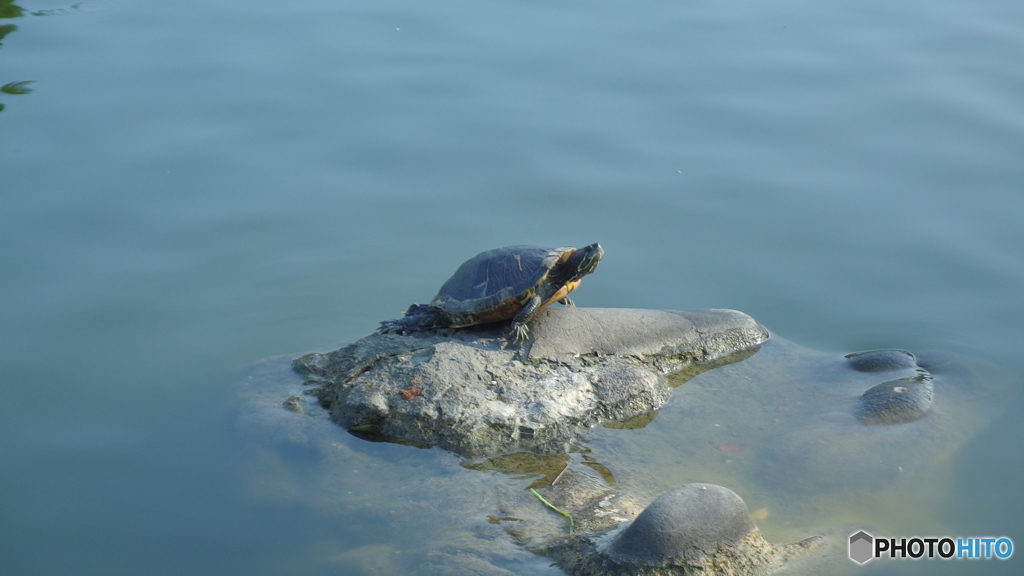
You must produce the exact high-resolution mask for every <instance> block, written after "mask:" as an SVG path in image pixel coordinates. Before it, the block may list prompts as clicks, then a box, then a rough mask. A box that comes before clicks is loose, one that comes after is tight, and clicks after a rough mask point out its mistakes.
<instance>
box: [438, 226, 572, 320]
mask: <svg viewBox="0 0 1024 576" xmlns="http://www.w3.org/2000/svg"><path fill="white" fill-rule="evenodd" d="M573 250H574V249H573V248H555V249H551V248H541V247H539V246H506V247H504V248H496V249H494V250H488V251H486V252H481V253H480V254H477V255H476V256H474V257H473V258H470V259H469V260H467V261H466V262H464V263H463V264H462V266H459V269H458V270H456V271H455V274H453V275H452V277H451V278H449V279H448V281H447V282H445V283H444V285H443V286H441V289H440V290H439V291H438V292H437V296H434V299H433V300H432V301H431V302H430V305H431V306H434V307H436V308H438V309H440V310H441V311H442V312H444V313H445V314H447V315H448V316H449V318H450V320H451V326H452V327H453V328H460V327H463V326H471V325H473V324H480V323H484V322H497V321H500V320H507V319H509V318H512V317H513V316H515V314H516V312H518V311H519V310H520V309H522V307H523V306H524V305H525V303H526V302H527V301H529V300H530V298H532V297H533V294H534V292H535V290H536V288H537V287H538V286H540V285H541V284H542V283H543V282H544V281H545V280H546V279H547V277H548V272H550V271H551V269H552V268H554V267H555V265H557V264H558V263H559V262H560V261H562V260H563V259H564V257H566V256H567V255H568V254H571V253H572V251H573Z"/></svg>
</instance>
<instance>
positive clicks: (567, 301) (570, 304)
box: [558, 296, 576, 308]
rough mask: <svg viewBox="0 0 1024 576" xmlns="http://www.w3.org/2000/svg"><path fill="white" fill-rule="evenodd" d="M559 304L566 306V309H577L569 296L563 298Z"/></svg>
mask: <svg viewBox="0 0 1024 576" xmlns="http://www.w3.org/2000/svg"><path fill="white" fill-rule="evenodd" d="M558 303H559V304H561V305H562V306H565V307H566V308H575V307H576V305H575V304H573V302H572V300H570V299H569V297H568V296H566V297H565V298H562V299H561V300H559V301H558Z"/></svg>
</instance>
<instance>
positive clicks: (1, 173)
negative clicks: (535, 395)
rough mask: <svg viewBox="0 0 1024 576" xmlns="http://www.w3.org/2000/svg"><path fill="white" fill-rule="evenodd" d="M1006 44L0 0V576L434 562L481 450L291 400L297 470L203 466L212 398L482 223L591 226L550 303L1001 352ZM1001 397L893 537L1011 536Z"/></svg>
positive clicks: (947, 26) (349, 332)
mask: <svg viewBox="0 0 1024 576" xmlns="http://www.w3.org/2000/svg"><path fill="white" fill-rule="evenodd" d="M1022 62H1024V4H1021V3H1020V2H1014V1H1009V0H1005V1H1003V0H978V1H973V2H965V1H951V0H940V1H937V2H936V1H932V2H923V1H919V0H910V1H907V2H900V3H891V2H880V1H875V0H870V1H867V2H863V1H862V2H849V1H838V2H828V3H821V2H808V1H804V0H784V1H782V2H767V3H766V2H751V1H746V0H726V1H720V2H705V1H696V2H666V1H644V2H633V3H626V2H608V1H589V2H578V1H567V2H535V1H529V0H527V1H519V2H509V1H498V2H468V1H448V0H441V1H437V2H430V3H423V2H402V1H397V0H384V1H376V2H361V1H359V0H354V1H350V2H325V1H320V0H300V1H297V2H289V3H279V2H277V3H270V2H262V1H260V0H255V1H249V2H237V1H233V0H220V1H214V2H190V1H189V0H185V1H184V2H174V3H169V2H163V3H161V2H155V1H152V0H150V1H146V0H136V1H131V0H84V1H83V2H79V3H74V4H72V3H67V4H64V3H60V2H59V1H56V2H51V1H50V0H13V1H12V0H0V86H2V90H0V104H2V106H3V109H2V110H0V194H2V196H0V198H2V200H3V202H2V204H0V270H2V273H0V294H2V298H0V362H2V376H3V389H2V392H0V573H2V574H5V575H7V574H10V575H28V574H33V575H39V574H54V575H56V574H104V575H120V574H125V575H128V574H132V575H134V574H154V575H159V574H183V573H192V574H217V575H223V574H236V573H237V574H356V575H359V574H381V573H393V574H404V573H410V572H411V571H413V570H418V572H417V573H421V574H434V573H443V570H444V566H445V564H444V561H443V559H441V560H438V559H437V558H436V557H435V556H432V555H431V554H432V553H434V552H436V549H435V548H434V543H435V542H436V541H437V537H436V534H434V533H435V532H438V531H443V530H442V529H437V530H435V526H433V525H432V524H431V518H432V517H433V516H434V514H435V513H436V512H438V511H442V510H444V509H453V507H455V508H457V507H458V506H464V505H466V504H465V503H464V502H463V503H461V504H457V503H456V502H457V501H458V498H457V496H458V493H459V490H462V489H465V490H466V491H467V492H466V493H476V492H472V491H470V488H468V487H470V486H478V485H484V484H488V483H496V484H500V483H501V482H504V481H505V478H506V476H502V475H500V474H496V475H494V476H493V477H492V476H486V475H484V474H482V473H480V472H477V471H473V470H468V469H465V468H462V467H460V466H458V460H457V459H456V458H455V457H453V456H451V455H447V454H444V453H442V452H440V451H437V450H428V451H423V450H416V449H413V448H409V447H403V446H395V445H387V444H371V443H366V442H363V441H359V440H356V439H354V438H352V437H350V436H348V435H347V434H345V433H344V432H341V431H337V430H333V429H331V428H329V427H328V424H327V423H326V422H324V423H323V424H324V426H325V428H323V432H324V434H331V433H336V434H337V440H336V441H337V443H338V445H339V446H343V447H344V450H345V451H346V453H347V454H349V459H348V460H346V462H348V463H349V465H346V467H345V471H344V472H339V473H338V474H339V475H340V476H339V477H342V478H343V480H342V481H341V484H340V485H345V486H355V485H359V486H363V487H365V489H366V490H367V492H366V495H365V496H363V495H360V494H359V493H355V494H353V493H352V491H350V490H345V491H339V492H336V493H335V492H331V491H330V490H328V489H326V488H325V487H324V486H320V485H316V484H315V481H314V478H315V476H312V475H311V476H303V474H302V473H301V472H296V470H298V471H301V470H305V469H306V466H307V464H308V463H307V462H305V461H304V460H303V459H304V458H305V456H304V455H303V454H302V453H301V452H298V451H297V452H296V453H295V454H293V455H292V456H291V457H292V458H293V461H292V462H285V463H284V464H282V465H280V466H279V467H278V468H274V467H273V466H269V465H264V464H266V463H263V464H260V462H259V461H258V457H256V456H253V457H249V458H248V459H247V458H246V457H245V456H243V457H239V453H242V454H248V453H247V452H246V451H245V449H244V448H240V445H244V444H245V442H246V439H245V438H244V437H243V438H239V435H238V430H237V428H236V426H235V424H234V423H235V421H236V420H237V414H238V412H239V410H240V408H239V400H238V397H237V392H238V386H239V384H240V383H241V382H243V381H244V380H245V377H246V376H245V375H246V374H251V372H247V370H248V368H247V367H248V366H251V365H253V364H255V363H257V362H258V361H260V360H261V359H264V358H267V357H271V356H276V355H282V354H295V353H299V352H302V351H307V350H312V349H319V348H324V347H327V346H330V345H332V344H336V343H339V342H342V341H345V340H349V339H352V338H357V337H359V336H362V335H364V334H366V333H368V332H369V331H371V330H372V329H373V328H374V327H375V326H376V322H377V321H378V320H382V319H385V318H393V317H396V316H397V315H398V313H399V312H400V311H401V310H403V309H404V308H405V307H406V306H407V305H408V304H409V303H410V302H413V301H423V300H425V299H428V298H429V297H430V296H431V295H432V294H433V293H434V292H435V291H436V289H437V287H438V286H439V285H440V284H441V283H442V282H443V281H444V280H445V279H446V278H447V276H448V275H449V274H450V273H451V271H453V270H454V269H455V267H456V266H457V265H458V264H459V263H461V262H462V261H463V260H465V259H466V258H468V257H469V256H471V255H473V254H475V253H477V252H479V251H481V250H485V249H488V248H493V247H497V246H502V245H506V244H515V243H531V244H539V245H550V246H563V245H582V244H587V243H591V242H595V241H599V242H601V243H602V245H603V246H604V248H605V250H606V257H605V260H604V262H603V263H602V264H601V268H600V270H599V271H598V272H597V273H596V274H595V275H593V276H591V277H588V278H587V280H586V281H585V282H584V284H583V287H582V288H581V289H580V290H579V291H578V292H577V293H575V295H574V299H575V300H576V303H577V304H578V305H580V306H607V307H640V308H734V309H738V310H742V311H744V312H747V313H748V314H750V315H752V316H754V317H755V318H757V319H758V320H759V321H761V322H762V323H763V324H764V325H766V326H767V327H769V328H770V329H771V330H772V331H773V332H774V333H776V334H779V335H782V336H784V337H785V338H787V339H789V340H792V341H794V342H796V343H799V344H800V345H802V346H805V347H807V348H810V349H814V350H821V351H827V352H850V351H856V350H866V349H872V348H883V347H899V348H907V349H916V350H920V349H942V350H948V351H953V352H957V353H960V354H965V355H968V356H972V357H975V358H978V359H981V360H984V361H988V362H991V363H994V364H995V365H997V366H999V367H1001V368H1002V369H1005V370H1007V371H1009V372H1010V373H1020V372H1022V371H1024V360H1022V359H1021V353H1020V350H1021V348H1022V345H1024V335H1022V329H1021V326H1024V298H1022V297H1021V294H1022V292H1024V226H1022V223H1024V194H1022V192H1024V161H1022V159H1024V100H1022V99H1021V94H1024V72H1022V71H1024V68H1022V65H1021V63H1022ZM282 377H283V376H282ZM1014 386H1018V384H1017V383H1016V382H1015V383H1014ZM1020 397H1021V396H1020V395H1014V394H1012V393H1007V394H1006V396H1005V398H1004V401H1003V403H1004V404H1005V406H1006V410H1005V412H1004V413H1003V415H1002V416H1001V417H999V418H998V419H995V420H994V421H993V422H992V423H991V425H990V426H989V427H987V428H985V429H984V430H983V431H981V432H980V434H979V435H977V436H976V437H974V438H973V440H971V441H970V442H969V443H968V444H967V445H966V446H964V447H963V448H962V449H960V450H959V451H958V452H957V453H955V454H953V455H951V460H950V462H951V465H949V466H947V467H943V468H942V478H941V479H940V480H941V484H942V485H943V486H946V487H947V493H946V496H945V497H944V498H943V500H942V502H943V503H942V504H941V505H938V506H937V507H936V508H932V509H928V510H915V509H913V508H910V509H909V510H907V511H905V512H904V514H905V516H904V517H903V518H901V519H900V526H902V527H905V528H906V529H907V530H908V531H912V530H914V529H917V528H918V527H920V529H921V530H932V529H934V527H935V526H941V527H943V528H944V529H945V530H947V531H948V533H949V535H952V536H991V535H997V536H998V535H1005V536H1008V537H1011V538H1014V541H1015V543H1017V544H1018V545H1021V546H1024V532H1021V530H1020V527H1021V525H1022V522H1021V519H1022V518H1024V500H1022V499H1021V498H1020V496H1019V491H1020V478H1021V476H1022V474H1024V456H1022V453H1021V450H1020V446H1021V445H1022V442H1024V424H1022V420H1021V419H1020V418H1019V417H1018V416H1017V415H1018V414H1019V413H1020V411H1021V410H1022V408H1024V406H1022V405H1021V400H1020ZM651 433H652V434H653V433H654V432H653V431H652V432H651ZM658 433H659V434H660V433H661V432H658ZM680 442H684V443H685V439H681V440H680ZM652 458H655V459H658V460H659V461H661V460H662V459H664V461H665V462H669V461H675V460H674V458H675V456H674V455H672V454H667V453H666V454H657V453H655V454H654V455H653V456H652ZM240 461H241V462H242V463H243V464H239V462H240ZM605 464H608V465H609V466H611V465H613V463H611V462H606V463H605ZM275 466H276V464H275ZM654 468H657V467H654ZM269 470H277V472H276V473H275V474H277V475H276V476H275V475H273V474H271V473H270V472H268V471H269ZM289 474H291V476H289ZM357 474H363V475H364V476H361V477H360V476H356V475H357ZM282 475H283V476H282ZM364 477H365V478H367V479H366V480H364V479H362V478H364ZM284 486H288V487H290V488H289V490H292V491H293V492H289V493H287V494H285V493H283V491H284V488H282V487H284ZM335 488H336V487H335ZM374 488H376V491H374ZM345 492H348V493H347V494H346V493H345ZM485 492H486V489H485V488H480V491H479V493H485ZM311 494H312V495H314V496H310V495H311ZM391 494H394V498H395V500H394V502H396V503H402V506H401V507H398V508H395V509H392V508H391V507H389V501H388V498H389V497H390V495H391ZM411 502H412V503H415V506H413V507H410V506H412V505H411V504H410V503H411ZM396 505H397V504H396ZM416 507H418V508H416ZM470 509H471V510H472V511H471V512H470V513H467V514H468V515H469V516H472V517H473V518H472V519H474V520H479V519H482V518H485V517H486V515H488V514H494V513H495V512H493V511H489V509H488V508H487V503H480V505H479V507H478V509H473V508H470ZM410 510H414V511H413V512H410ZM415 510H418V512H416V511H415ZM918 514H919V515H920V521H919V522H918V516H917V515H918ZM441 516H444V514H441ZM905 535H906V536H908V537H909V536H914V535H917V534H905ZM449 544H450V545H452V546H457V545H458V544H457V543H455V544H452V543H450V542H449ZM493 546H494V557H493V558H491V559H490V561H491V562H492V563H493V564H494V565H497V566H501V567H502V568H504V569H509V570H512V571H515V572H519V573H532V572H535V573H538V574H549V573H553V572H554V571H553V570H552V569H549V568H547V562H546V561H543V560H539V559H538V560H531V559H530V558H529V556H528V555H526V554H522V555H520V552H518V551H517V549H515V547H514V545H512V544H511V543H509V542H507V541H505V540H502V539H501V538H496V539H495V541H494V544H493ZM1022 557H1024V556H1022V555H1021V554H1020V553H1017V554H1015V556H1014V558H1013V559H1011V560H1010V561H1005V562H996V561H988V562H986V563H985V564H984V565H983V566H982V565H981V564H975V565H974V566H972V567H977V566H980V567H979V568H977V569H979V570H980V569H984V570H985V571H986V572H987V573H988V572H989V571H990V573H1005V574H1018V573H1020V571H1021V566H1024V564H1022V562H1024V561H1022V560H1021V558H1022ZM835 568H836V569H839V568H842V569H843V570H848V569H849V566H846V565H843V566H841V567H839V566H836V567H835ZM963 569H964V566H963V564H958V563H955V562H946V563H939V562H932V563H927V564H924V563H913V564H911V563H903V564H890V565H884V566H879V567H876V569H875V572H876V573H882V572H884V573H889V572H891V573H908V572H914V573H917V572H919V571H924V572H928V573H939V572H948V573H959V571H960V570H963ZM861 571H863V572H865V573H867V572H868V571H867V569H864V570H861Z"/></svg>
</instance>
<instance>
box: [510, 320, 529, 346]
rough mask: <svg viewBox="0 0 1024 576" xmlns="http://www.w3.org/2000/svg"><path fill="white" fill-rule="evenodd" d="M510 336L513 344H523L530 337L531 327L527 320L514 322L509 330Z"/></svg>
mask: <svg viewBox="0 0 1024 576" xmlns="http://www.w3.org/2000/svg"><path fill="white" fill-rule="evenodd" d="M509 336H511V337H512V343H513V344H522V343H523V342H526V341H527V340H529V339H530V328H529V326H527V325H526V323H525V322H523V323H518V322H516V323H513V324H512V327H511V329H510V330H509Z"/></svg>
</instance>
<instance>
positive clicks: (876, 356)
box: [846, 350, 917, 372]
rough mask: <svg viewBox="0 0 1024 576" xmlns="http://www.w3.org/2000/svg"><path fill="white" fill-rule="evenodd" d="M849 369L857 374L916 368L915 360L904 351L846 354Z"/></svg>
mask: <svg viewBox="0 0 1024 576" xmlns="http://www.w3.org/2000/svg"><path fill="white" fill-rule="evenodd" d="M846 359H847V360H848V361H849V363H850V368H853V369H854V370H856V371H858V372H887V371H889V370H903V369H906V368H917V358H915V357H914V355H913V354H911V353H910V352H907V351H906V350H871V351H869V352H857V353H855V354H847V355H846Z"/></svg>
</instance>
